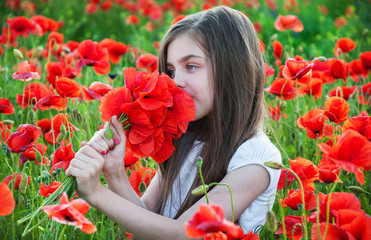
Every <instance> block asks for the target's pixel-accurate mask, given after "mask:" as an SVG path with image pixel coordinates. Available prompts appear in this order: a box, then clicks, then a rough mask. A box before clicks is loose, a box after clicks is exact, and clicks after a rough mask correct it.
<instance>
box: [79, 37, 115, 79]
mask: <svg viewBox="0 0 371 240" xmlns="http://www.w3.org/2000/svg"><path fill="white" fill-rule="evenodd" d="M78 52H79V55H80V58H81V59H80V60H78V61H77V63H76V65H75V69H81V68H82V67H84V66H85V65H88V66H93V68H94V72H95V73H96V74H98V75H104V74H107V73H109V71H110V69H111V64H110V63H109V60H108V54H107V51H106V50H105V49H103V48H102V47H101V46H99V44H98V43H97V42H93V41H92V40H90V39H88V40H85V41H82V42H81V43H80V45H79V47H78Z"/></svg>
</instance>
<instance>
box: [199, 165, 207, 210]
mask: <svg viewBox="0 0 371 240" xmlns="http://www.w3.org/2000/svg"><path fill="white" fill-rule="evenodd" d="M198 172H199V173H200V178H201V182H202V186H203V187H204V192H205V198H206V202H207V204H209V198H208V196H207V191H206V186H205V182H204V178H203V177H202V172H201V166H199V167H198Z"/></svg>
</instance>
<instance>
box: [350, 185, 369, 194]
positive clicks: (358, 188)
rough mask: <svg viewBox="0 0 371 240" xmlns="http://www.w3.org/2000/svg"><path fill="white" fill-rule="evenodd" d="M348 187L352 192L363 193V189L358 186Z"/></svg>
mask: <svg viewBox="0 0 371 240" xmlns="http://www.w3.org/2000/svg"><path fill="white" fill-rule="evenodd" d="M348 189H349V190H350V191H352V192H354V193H365V190H363V188H361V187H358V186H349V187H348Z"/></svg>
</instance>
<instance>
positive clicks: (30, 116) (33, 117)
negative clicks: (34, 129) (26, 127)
mask: <svg viewBox="0 0 371 240" xmlns="http://www.w3.org/2000/svg"><path fill="white" fill-rule="evenodd" d="M28 120H29V121H30V122H32V123H33V122H35V120H36V113H35V112H34V111H33V110H30V111H29V113H28Z"/></svg>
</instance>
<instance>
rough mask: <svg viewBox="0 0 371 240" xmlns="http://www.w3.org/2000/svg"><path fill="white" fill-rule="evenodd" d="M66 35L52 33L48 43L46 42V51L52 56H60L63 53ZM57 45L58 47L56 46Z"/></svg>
mask: <svg viewBox="0 0 371 240" xmlns="http://www.w3.org/2000/svg"><path fill="white" fill-rule="evenodd" d="M63 40H64V35H63V34H62V33H59V32H55V31H54V32H51V33H50V34H49V37H48V41H47V42H46V50H47V51H50V52H51V54H54V55H56V56H59V55H60V53H61V52H62V46H61V44H62V43H63ZM55 44H57V45H55Z"/></svg>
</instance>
